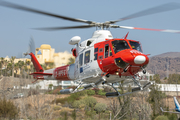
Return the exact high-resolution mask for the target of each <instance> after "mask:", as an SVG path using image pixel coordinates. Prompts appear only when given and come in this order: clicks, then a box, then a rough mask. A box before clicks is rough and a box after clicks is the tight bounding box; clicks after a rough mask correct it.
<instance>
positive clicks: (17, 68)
mask: <svg viewBox="0 0 180 120" xmlns="http://www.w3.org/2000/svg"><path fill="white" fill-rule="evenodd" d="M14 70H15V71H16V77H17V72H18V70H19V65H18V63H15V65H14Z"/></svg>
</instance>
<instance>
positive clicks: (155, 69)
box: [146, 52, 180, 79]
mask: <svg viewBox="0 0 180 120" xmlns="http://www.w3.org/2000/svg"><path fill="white" fill-rule="evenodd" d="M179 68H180V52H166V53H162V54H159V55H155V56H152V57H150V58H149V64H148V66H147V68H146V69H147V71H148V72H149V73H151V74H159V75H160V77H161V79H163V78H165V77H167V75H168V74H173V73H176V74H180V69H179Z"/></svg>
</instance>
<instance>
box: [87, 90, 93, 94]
mask: <svg viewBox="0 0 180 120" xmlns="http://www.w3.org/2000/svg"><path fill="white" fill-rule="evenodd" d="M87 94H88V95H95V91H94V90H91V89H89V90H87Z"/></svg>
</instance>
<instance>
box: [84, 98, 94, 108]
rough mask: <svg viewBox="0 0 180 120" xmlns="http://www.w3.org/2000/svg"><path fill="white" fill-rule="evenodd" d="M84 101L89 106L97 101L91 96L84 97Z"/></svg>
mask: <svg viewBox="0 0 180 120" xmlns="http://www.w3.org/2000/svg"><path fill="white" fill-rule="evenodd" d="M84 101H85V104H86V105H87V106H89V107H93V106H94V105H95V104H96V103H97V100H96V99H95V98H93V97H85V98H84Z"/></svg>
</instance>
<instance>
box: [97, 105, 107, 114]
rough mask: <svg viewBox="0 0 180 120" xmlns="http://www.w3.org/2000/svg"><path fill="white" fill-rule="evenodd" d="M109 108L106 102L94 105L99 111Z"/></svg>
mask: <svg viewBox="0 0 180 120" xmlns="http://www.w3.org/2000/svg"><path fill="white" fill-rule="evenodd" d="M106 108H107V105H106V104H104V103H97V104H96V105H95V107H94V109H95V111H97V112H98V113H101V112H104V111H105V110H106Z"/></svg>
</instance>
